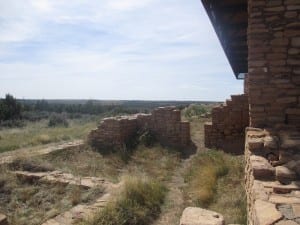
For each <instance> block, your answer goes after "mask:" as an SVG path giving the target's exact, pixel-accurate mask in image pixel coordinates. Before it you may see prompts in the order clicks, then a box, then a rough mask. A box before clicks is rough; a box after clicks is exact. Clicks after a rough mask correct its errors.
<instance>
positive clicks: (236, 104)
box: [204, 94, 249, 153]
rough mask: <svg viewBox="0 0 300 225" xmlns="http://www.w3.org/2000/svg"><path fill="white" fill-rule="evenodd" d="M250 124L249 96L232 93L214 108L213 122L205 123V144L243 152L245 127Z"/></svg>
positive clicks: (210, 146)
mask: <svg viewBox="0 0 300 225" xmlns="http://www.w3.org/2000/svg"><path fill="white" fill-rule="evenodd" d="M248 125H249V105H248V96H247V95H246V94H243V95H232V96H231V100H227V101H226V103H225V104H224V105H221V106H218V107H215V108H213V109H212V122H209V123H206V124H205V125H204V129H205V146H206V147H208V148H213V147H214V148H221V149H223V150H225V151H228V152H233V153H243V152H244V143H245V142H244V139H245V128H246V127H247V126H248Z"/></svg>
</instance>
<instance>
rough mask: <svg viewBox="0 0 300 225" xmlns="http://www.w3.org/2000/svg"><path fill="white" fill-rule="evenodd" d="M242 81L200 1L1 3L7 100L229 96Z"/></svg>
mask: <svg viewBox="0 0 300 225" xmlns="http://www.w3.org/2000/svg"><path fill="white" fill-rule="evenodd" d="M242 86H243V84H242V81H237V80H236V79H235V78H234V75H233V72H232V71H231V68H230V66H229V63H228V61H227V59H226V57H225V55H224V53H223V50H222V48H221V46H220V44H219V41H218V39H217V37H216V35H215V33H214V31H213V28H212V26H211V24H210V22H209V19H208V17H207V15H206V13H205V11H204V9H203V6H202V4H201V1H200V0H89V1H87V0H72V1H70V0H9V1H7V0H0V97H3V96H4V95H5V93H11V94H13V95H14V96H16V97H18V98H56V99H62V98H63V99H66V98H69V99H70V98H71V99H141V100H219V101H222V100H225V99H226V98H228V97H229V96H230V94H236V93H241V92H242Z"/></svg>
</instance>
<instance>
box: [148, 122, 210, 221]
mask: <svg viewBox="0 0 300 225" xmlns="http://www.w3.org/2000/svg"><path fill="white" fill-rule="evenodd" d="M191 125H192V127H191V129H192V132H191V133H192V141H193V142H194V144H195V145H196V147H197V151H196V153H195V154H193V155H191V156H190V157H189V158H187V159H182V161H181V163H180V164H179V166H178V167H177V168H176V170H174V173H173V176H172V179H171V181H170V182H168V183H167V187H168V189H169V192H168V195H167V197H166V204H165V205H164V207H163V208H162V212H161V214H160V216H159V218H158V219H157V220H156V221H155V222H154V223H153V225H177V224H179V219H180V216H181V214H182V211H183V209H184V208H185V206H186V202H185V200H184V195H183V192H182V189H183V188H184V186H185V185H186V183H185V182H184V178H183V174H184V171H185V170H186V169H187V168H188V166H189V165H190V162H191V160H192V159H193V158H194V157H195V156H196V155H197V154H198V153H199V152H202V151H205V147H204V129H203V125H204V123H203V122H201V123H199V122H196V123H192V124H191Z"/></svg>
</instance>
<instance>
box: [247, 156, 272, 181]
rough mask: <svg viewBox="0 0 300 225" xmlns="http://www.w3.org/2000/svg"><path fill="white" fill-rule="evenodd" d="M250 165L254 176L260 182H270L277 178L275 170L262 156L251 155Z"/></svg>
mask: <svg viewBox="0 0 300 225" xmlns="http://www.w3.org/2000/svg"><path fill="white" fill-rule="evenodd" d="M250 163H251V167H252V170H253V176H254V178H255V179H258V180H270V179H273V178H274V177H275V168H274V167H273V166H271V164H270V163H269V162H268V160H267V159H266V158H264V157H262V156H257V155H251V156H250Z"/></svg>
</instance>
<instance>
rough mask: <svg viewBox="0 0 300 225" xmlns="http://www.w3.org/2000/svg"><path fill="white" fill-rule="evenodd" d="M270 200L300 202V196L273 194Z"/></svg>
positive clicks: (285, 202) (278, 202)
mask: <svg viewBox="0 0 300 225" xmlns="http://www.w3.org/2000/svg"><path fill="white" fill-rule="evenodd" d="M269 201H270V202H272V203H274V204H300V198H298V197H295V196H284V195H275V194H272V195H271V196H270V198H269Z"/></svg>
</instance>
